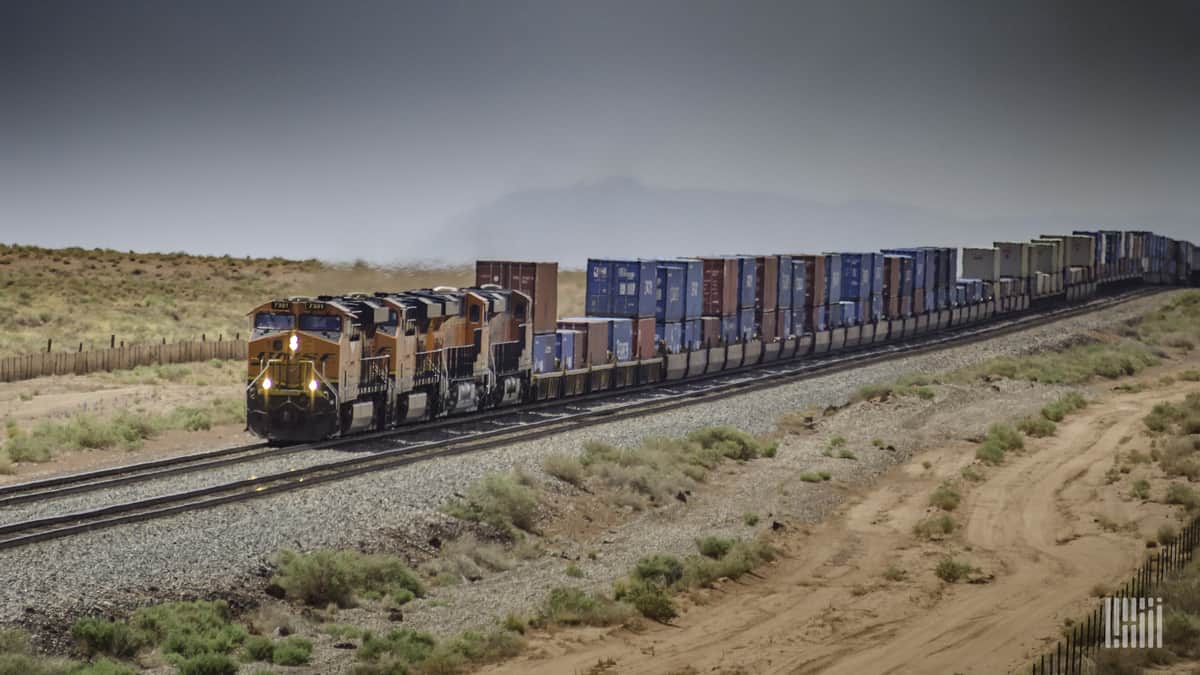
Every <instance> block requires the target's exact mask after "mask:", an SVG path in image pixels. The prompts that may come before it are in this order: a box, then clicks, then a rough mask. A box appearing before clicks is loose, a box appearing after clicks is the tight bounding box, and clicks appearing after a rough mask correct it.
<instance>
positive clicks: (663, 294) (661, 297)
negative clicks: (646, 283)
mask: <svg viewBox="0 0 1200 675" xmlns="http://www.w3.org/2000/svg"><path fill="white" fill-rule="evenodd" d="M686 279H687V269H686V268H684V267H680V266H678V265H664V264H661V263H660V264H659V265H658V280H657V282H656V283H655V285H654V294H655V299H654V318H655V320H656V321H659V322H664V321H682V320H683V304H684V298H683V289H684V283H685V281H686Z"/></svg>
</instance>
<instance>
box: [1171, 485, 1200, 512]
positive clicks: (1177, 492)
mask: <svg viewBox="0 0 1200 675" xmlns="http://www.w3.org/2000/svg"><path fill="white" fill-rule="evenodd" d="M1167 503H1168V504H1178V505H1180V506H1182V507H1184V508H1186V509H1188V510H1189V511H1190V510H1193V509H1195V508H1197V507H1200V495H1197V494H1196V491H1195V490H1193V489H1192V488H1191V487H1189V486H1187V485H1185V484H1183V483H1171V485H1170V487H1168V488H1167Z"/></svg>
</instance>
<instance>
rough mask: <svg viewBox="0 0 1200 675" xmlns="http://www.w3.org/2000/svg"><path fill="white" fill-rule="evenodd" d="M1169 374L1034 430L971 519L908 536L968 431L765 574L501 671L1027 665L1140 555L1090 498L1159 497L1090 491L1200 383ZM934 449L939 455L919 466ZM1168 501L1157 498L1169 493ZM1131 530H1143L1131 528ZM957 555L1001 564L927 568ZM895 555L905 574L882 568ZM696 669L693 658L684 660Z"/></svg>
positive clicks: (961, 461)
mask: <svg viewBox="0 0 1200 675" xmlns="http://www.w3.org/2000/svg"><path fill="white" fill-rule="evenodd" d="M1197 389H1198V387H1197V386H1196V385H1194V384H1191V385H1177V386H1171V387H1167V388H1158V389H1155V390H1151V391H1147V392H1142V393H1139V394H1135V395H1123V396H1116V395H1105V396H1104V397H1102V400H1100V401H1097V402H1095V403H1094V404H1093V405H1091V406H1089V407H1088V408H1086V409H1084V410H1083V411H1080V412H1079V413H1076V414H1074V415H1072V416H1071V417H1069V418H1068V419H1067V420H1066V421H1064V422H1063V423H1061V424H1060V425H1059V427H1058V431H1057V434H1056V435H1055V436H1053V437H1050V438H1046V439H1027V445H1028V448H1027V450H1025V451H1024V452H1019V453H1010V455H1009V457H1008V459H1007V461H1006V463H1005V464H1004V465H1002V466H999V467H995V468H990V469H987V474H988V477H987V480H986V481H985V482H983V483H981V484H979V485H977V486H975V487H973V488H972V489H971V491H970V492H969V493H968V494H967V496H966V498H965V500H964V501H963V503H962V505H961V506H960V507H959V508H958V510H957V512H956V514H955V516H956V518H957V520H958V521H959V522H960V523H961V524H963V525H964V527H963V528H962V530H961V533H960V535H959V536H958V537H955V538H954V539H952V540H951V541H949V542H947V543H943V544H936V543H928V542H922V541H919V540H916V539H915V538H914V536H913V535H912V529H913V526H914V525H915V524H916V523H918V522H919V521H920V520H921V519H923V518H924V517H926V516H927V515H929V514H930V513H932V511H931V510H930V509H929V507H928V496H929V493H930V491H931V490H932V489H933V487H935V486H936V485H937V484H938V483H939V482H941V481H942V480H946V479H952V478H957V477H958V475H959V471H960V470H961V469H962V468H963V467H964V466H966V465H968V464H970V463H971V461H972V460H973V450H974V446H973V445H972V444H969V443H950V444H947V445H946V446H944V447H941V448H937V449H935V450H932V451H929V452H926V453H922V454H921V455H918V456H917V457H916V458H914V462H912V463H911V464H908V465H905V466H903V467H898V468H897V469H896V470H894V471H893V472H892V473H891V474H889V475H888V476H887V477H885V478H884V479H882V480H880V481H879V482H878V483H876V485H874V486H872V487H870V488H866V489H864V490H863V491H861V492H859V493H858V496H857V497H856V498H855V499H852V500H851V502H850V503H849V504H848V505H847V506H846V507H844V508H843V509H842V511H841V512H840V514H839V515H838V516H836V517H834V518H832V519H830V520H828V521H826V522H824V523H822V524H820V525H818V526H816V527H814V528H812V529H811V534H810V535H808V536H802V535H794V536H790V537H788V538H787V539H788V540H787V541H786V542H785V544H784V546H785V556H784V558H783V559H782V560H780V561H779V562H777V563H775V564H773V565H770V566H768V567H767V568H766V569H764V570H762V572H761V577H759V578H752V579H749V580H745V581H743V582H731V583H726V584H722V585H721V586H719V587H718V589H716V590H714V591H707V592H703V593H701V594H700V596H701V601H700V604H703V605H706V606H702V607H696V608H693V609H691V610H690V611H688V612H687V613H685V614H684V615H683V616H682V617H681V618H680V619H679V620H678V622H677V624H676V625H673V626H658V625H655V626H652V627H650V628H648V629H646V630H644V631H642V632H636V633H635V632H633V631H630V630H624V629H622V630H618V631H616V632H614V633H613V634H611V635H609V636H607V637H602V638H596V637H595V633H593V634H592V637H591V638H590V640H591V641H586V642H584V643H582V644H581V643H580V642H578V641H575V640H576V639H577V638H578V635H577V634H575V635H573V634H572V633H571V632H570V631H567V632H566V633H563V634H561V635H560V636H551V637H549V638H548V639H539V640H537V641H535V644H534V645H533V648H532V649H531V650H530V652H529V653H528V654H527V655H525V656H522V657H519V658H518V659H516V660H513V661H510V662H508V663H505V664H501V665H499V666H493V667H491V668H487V669H485V672H497V673H534V674H545V675H550V674H552V673H553V674H557V673H584V672H589V670H590V669H592V668H593V667H594V666H596V664H598V663H600V662H602V661H606V660H608V659H612V660H613V661H615V663H616V665H615V666H612V667H611V668H610V669H607V670H597V671H595V672H606V673H621V674H622V675H625V674H628V673H645V674H648V675H649V674H655V675H658V674H662V673H670V672H673V671H678V672H719V673H818V672H819V673H846V674H853V675H860V674H862V673H912V672H963V673H995V672H1004V671H1011V670H1014V669H1020V668H1024V667H1025V666H1026V665H1027V664H1028V663H1029V662H1030V659H1032V658H1033V656H1034V655H1035V654H1037V653H1039V652H1040V651H1041V650H1042V649H1043V648H1044V647H1045V646H1047V644H1051V643H1052V642H1051V641H1050V640H1047V639H1046V638H1045V637H1042V638H1039V637H1037V636H1050V635H1056V634H1057V632H1058V628H1059V626H1061V625H1062V621H1063V620H1064V619H1066V618H1076V617H1078V616H1079V615H1081V614H1082V613H1083V608H1084V607H1086V606H1087V605H1088V602H1089V600H1088V597H1089V595H1090V592H1091V589H1092V588H1093V587H1094V586H1095V585H1096V583H1097V582H1100V581H1106V580H1115V579H1120V578H1124V577H1125V576H1127V575H1128V573H1129V572H1130V571H1131V570H1132V569H1133V568H1134V567H1135V566H1136V565H1137V563H1138V562H1139V561H1140V560H1141V557H1142V556H1143V552H1142V548H1141V546H1140V539H1138V540H1134V539H1131V537H1130V535H1127V534H1126V535H1122V534H1115V533H1110V532H1107V531H1105V530H1103V529H1102V528H1101V527H1100V525H1099V524H1097V523H1096V522H1095V518H1094V517H1093V515H1092V512H1093V511H1104V512H1106V513H1109V512H1115V515H1118V516H1123V517H1125V518H1126V519H1127V520H1128V519H1132V518H1140V517H1144V516H1145V512H1146V510H1148V509H1151V510H1152V508H1153V506H1154V505H1144V504H1138V503H1133V502H1124V501H1119V500H1117V501H1114V500H1108V501H1103V500H1101V501H1097V494H1098V492H1097V491H1098V490H1099V489H1100V488H1103V487H1104V485H1105V477H1104V474H1105V471H1106V469H1107V468H1108V467H1109V466H1111V465H1112V459H1113V457H1114V456H1115V455H1116V454H1117V453H1118V452H1121V451H1122V450H1123V449H1124V448H1123V447H1122V446H1123V442H1122V441H1123V440H1128V439H1127V437H1129V436H1135V435H1137V434H1138V433H1139V432H1140V429H1141V418H1142V416H1143V415H1144V414H1145V413H1147V412H1148V411H1149V409H1150V408H1151V407H1152V406H1153V405H1154V403H1156V402H1159V401H1162V400H1164V399H1167V398H1173V397H1179V396H1182V395H1183V394H1185V393H1186V392H1187V391H1194V390H1197ZM924 460H927V461H929V462H930V463H931V466H932V467H934V468H933V469H931V470H928V471H926V470H922V466H921V462H922V461H924ZM1164 509H1165V507H1164ZM1135 542H1136V543H1135ZM947 553H950V554H952V555H953V556H954V557H955V558H957V559H959V560H967V561H970V562H972V563H973V564H976V565H978V566H980V567H982V568H983V570H984V571H985V572H988V573H991V574H994V575H995V576H994V578H993V579H991V581H990V582H989V583H985V584H979V585H975V584H944V583H942V582H941V581H939V580H938V579H936V577H934V575H933V573H932V569H933V567H934V566H935V565H936V564H937V562H938V561H939V560H940V559H941V558H943V557H945V555H947ZM890 566H896V567H898V568H902V569H904V570H907V572H908V578H907V579H905V580H902V581H899V582H888V581H885V580H884V579H883V574H884V571H885V570H886V569H888V568H889V567H890ZM689 669H695V670H694V671H693V670H689Z"/></svg>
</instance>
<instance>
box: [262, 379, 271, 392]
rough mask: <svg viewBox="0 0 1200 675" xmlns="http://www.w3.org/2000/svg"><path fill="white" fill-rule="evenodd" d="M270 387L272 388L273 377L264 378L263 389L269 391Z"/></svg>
mask: <svg viewBox="0 0 1200 675" xmlns="http://www.w3.org/2000/svg"><path fill="white" fill-rule="evenodd" d="M270 389H271V378H269V377H264V378H263V391H269V390H270Z"/></svg>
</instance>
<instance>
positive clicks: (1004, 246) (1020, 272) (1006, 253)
mask: <svg viewBox="0 0 1200 675" xmlns="http://www.w3.org/2000/svg"><path fill="white" fill-rule="evenodd" d="M992 245H993V246H994V247H995V249H996V257H997V258H998V259H999V264H1000V274H1001V276H1006V277H1013V278H1017V279H1027V278H1029V275H1030V274H1032V273H1033V268H1032V266H1031V265H1030V258H1029V255H1030V247H1029V244H1026V243H1023V242H1011V241H997V242H995V243H993V244H992Z"/></svg>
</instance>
